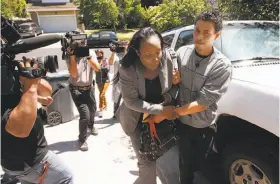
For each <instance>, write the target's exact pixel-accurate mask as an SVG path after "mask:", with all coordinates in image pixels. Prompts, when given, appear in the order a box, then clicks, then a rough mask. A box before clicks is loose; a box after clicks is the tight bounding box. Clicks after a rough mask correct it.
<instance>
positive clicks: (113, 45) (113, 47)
mask: <svg viewBox="0 0 280 184" xmlns="http://www.w3.org/2000/svg"><path fill="white" fill-rule="evenodd" d="M109 48H110V51H111V52H116V53H122V52H124V51H125V48H124V47H122V46H121V45H120V44H119V43H118V42H117V41H115V40H113V41H112V42H110V44H109Z"/></svg>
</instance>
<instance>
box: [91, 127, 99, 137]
mask: <svg viewBox="0 0 280 184" xmlns="http://www.w3.org/2000/svg"><path fill="white" fill-rule="evenodd" d="M90 134H91V135H98V131H97V129H96V128H95V127H92V128H91V129H90Z"/></svg>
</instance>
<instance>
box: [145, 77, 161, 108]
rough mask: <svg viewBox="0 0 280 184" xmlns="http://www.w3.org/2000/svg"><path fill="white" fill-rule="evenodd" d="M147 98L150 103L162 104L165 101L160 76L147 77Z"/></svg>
mask: <svg viewBox="0 0 280 184" xmlns="http://www.w3.org/2000/svg"><path fill="white" fill-rule="evenodd" d="M145 88H146V98H145V100H146V101H147V102H149V103H154V104H160V103H162V102H163V101H164V99H163V96H162V95H161V92H162V89H161V85H160V80H159V76H158V77H157V78H155V79H152V80H150V79H145Z"/></svg>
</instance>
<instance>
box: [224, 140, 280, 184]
mask: <svg viewBox="0 0 280 184" xmlns="http://www.w3.org/2000/svg"><path fill="white" fill-rule="evenodd" d="M222 155H223V163H224V168H223V169H224V171H225V179H226V183H229V184H251V183H252V184H278V183H279V179H278V174H279V164H278V161H277V160H276V159H274V157H273V156H272V155H271V154H270V153H269V150H267V149H266V148H264V147H262V146H261V145H254V144H252V143H251V142H246V143H239V144H233V145H230V146H228V147H227V148H226V149H225V150H224V151H223V153H222Z"/></svg>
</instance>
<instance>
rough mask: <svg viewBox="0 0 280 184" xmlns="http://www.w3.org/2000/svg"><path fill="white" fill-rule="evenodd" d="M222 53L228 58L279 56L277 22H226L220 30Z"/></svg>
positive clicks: (242, 58)
mask: <svg viewBox="0 0 280 184" xmlns="http://www.w3.org/2000/svg"><path fill="white" fill-rule="evenodd" d="M221 39H222V49H221V50H222V53H223V54H224V55H226V56H227V57H228V58H229V59H230V60H232V61H235V60H244V59H250V58H254V57H274V58H279V24H278V23H273V22H271V23H251V24H245V23H243V24H242V23H241V24H237V23H236V24H228V25H226V26H224V29H223V31H222V36H221Z"/></svg>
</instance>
